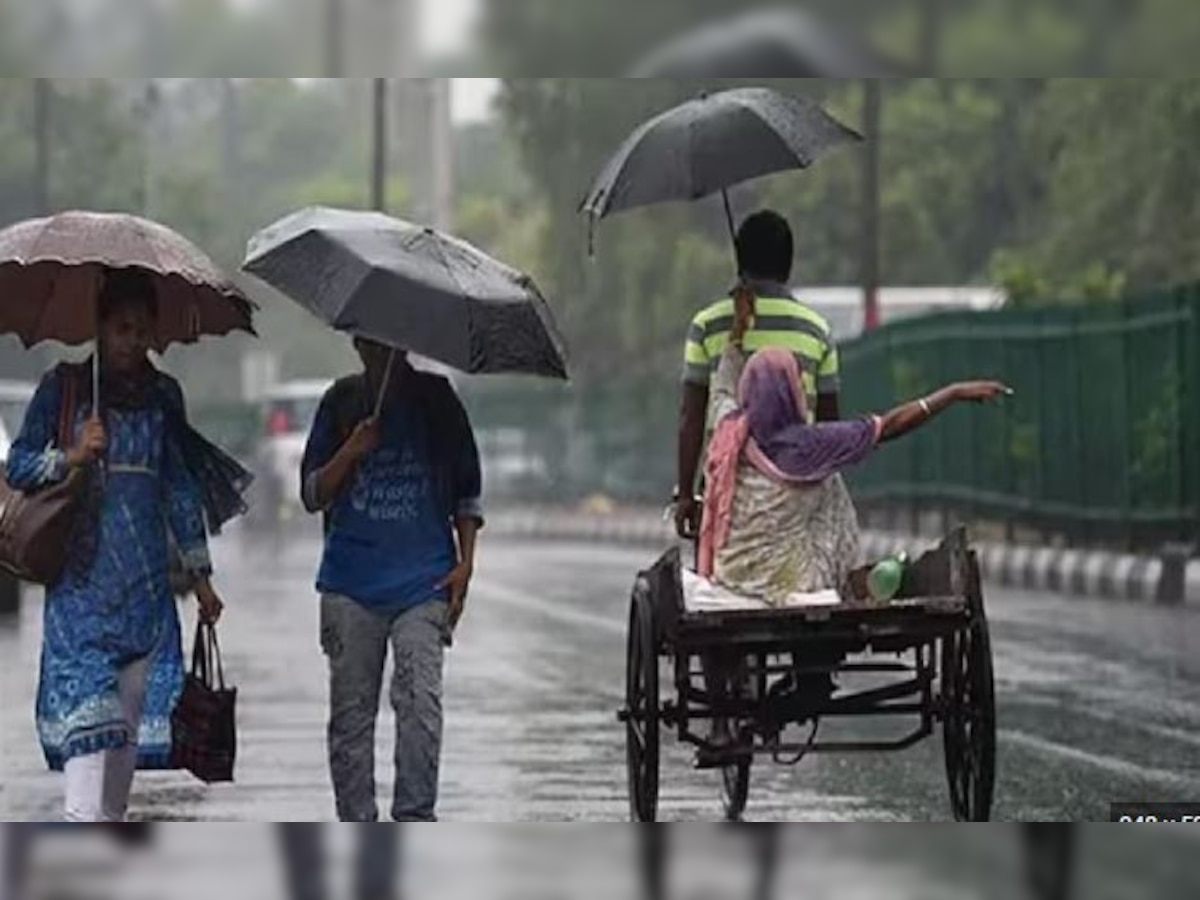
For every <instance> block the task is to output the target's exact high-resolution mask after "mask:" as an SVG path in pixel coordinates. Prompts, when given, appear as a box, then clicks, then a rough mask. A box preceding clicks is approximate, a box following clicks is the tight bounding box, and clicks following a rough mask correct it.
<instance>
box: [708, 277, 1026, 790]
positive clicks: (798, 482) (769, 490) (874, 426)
mask: <svg viewBox="0 0 1200 900" xmlns="http://www.w3.org/2000/svg"><path fill="white" fill-rule="evenodd" d="M734 296H735V310H736V314H735V321H734V327H733V330H732V332H731V335H730V341H729V344H728V345H727V347H726V348H725V351H724V353H723V354H722V357H721V361H720V364H719V367H718V369H717V373H716V376H715V377H714V380H713V403H714V405H715V406H714V410H713V412H714V418H715V419H716V421H717V422H718V425H717V430H716V433H715V434H714V435H713V439H712V442H711V444H710V446H709V451H708V458H707V462H706V466H705V478H706V482H707V484H706V490H705V498H704V517H703V520H702V524H701V528H700V547H699V559H698V567H697V568H698V570H699V574H700V575H701V576H703V577H704V578H708V579H710V580H712V581H714V582H716V583H718V584H720V585H721V586H722V587H725V588H728V589H729V590H732V591H733V592H734V593H736V594H739V595H741V596H744V597H751V598H754V599H758V600H762V601H764V602H766V603H767V604H769V605H771V606H776V607H778V606H784V605H786V604H787V602H788V599H789V598H790V597H792V596H794V595H797V594H807V593H817V592H822V591H829V590H833V591H838V592H840V593H841V594H842V596H843V597H849V596H854V595H855V594H856V593H857V592H856V591H855V590H854V588H853V586H852V585H851V575H852V574H853V573H854V571H855V569H856V567H858V566H859V565H860V562H861V561H860V559H859V555H860V551H859V529H858V516H857V514H856V512H855V509H854V504H853V502H852V501H851V499H850V494H849V491H847V489H846V484H845V482H844V481H843V480H842V472H843V471H845V470H846V469H848V468H850V467H851V466H854V465H857V464H859V463H861V462H862V461H864V460H865V459H866V458H867V457H869V456H870V455H871V454H872V453H873V452H874V451H875V450H876V449H877V448H878V447H879V445H880V444H882V443H886V442H888V441H892V440H895V439H897V438H899V437H902V436H904V435H906V434H909V433H911V432H913V431H915V430H916V429H918V428H920V427H922V426H923V425H925V424H927V423H928V422H929V421H931V420H932V419H933V418H934V417H936V416H938V415H939V414H940V413H942V412H944V411H945V410H947V409H949V408H950V407H951V406H954V405H955V404H958V403H965V402H975V403H982V402H985V401H988V400H993V399H996V398H998V397H1002V396H1005V395H1007V394H1010V393H1011V391H1010V390H1009V389H1008V388H1006V387H1005V386H1004V385H1002V384H999V383H998V382H993V381H972V382H963V383H960V384H954V385H951V386H949V387H946V388H943V389H942V390H940V391H937V392H936V393H933V394H931V395H929V396H928V397H924V398H922V399H920V400H917V401H914V402H912V403H907V404H905V405H903V406H900V407H897V408H896V409H894V410H892V411H891V412H889V413H887V414H885V415H872V416H867V417H865V418H862V419H858V420H855V421H849V422H832V423H821V424H815V425H814V424H810V423H809V421H808V417H807V415H806V401H805V392H804V387H803V382H802V378H803V372H802V371H801V368H800V364H799V362H798V361H797V359H796V356H795V355H794V354H793V353H791V352H789V351H787V350H782V349H770V350H762V351H760V352H758V353H756V354H754V356H753V357H750V358H749V359H748V358H747V354H746V353H745V351H744V350H743V348H742V338H743V337H744V335H745V334H746V332H747V331H748V330H749V328H750V326H751V323H752V321H753V318H754V296H753V294H752V293H751V292H750V291H749V290H747V289H745V288H742V289H739V290H738V291H737V292H736V293H735V295H734ZM808 662H809V663H810V664H814V663H818V664H819V663H829V664H830V665H832V664H833V663H834V662H835V660H832V659H810V660H808ZM741 665H742V660H741V659H740V658H738V657H737V656H736V653H728V652H720V651H716V652H713V653H711V654H708V655H707V656H706V658H705V660H704V668H705V675H706V681H707V683H708V689H709V691H710V692H711V693H712V694H713V695H714V696H715V697H718V698H720V697H722V696H727V695H728V694H729V693H730V692H731V691H734V690H738V689H740V688H741V686H742V685H741V682H742V679H741V678H740V677H739V676H738V670H739V668H740V666H741ZM834 690H835V687H834V683H833V679H832V676H830V675H821V674H809V675H803V676H797V675H793V676H791V677H789V678H785V679H784V680H783V681H781V682H780V683H779V684H778V685H776V686H775V687H773V688H772V692H773V693H780V692H793V691H794V692H797V693H799V694H802V695H803V696H804V697H805V698H806V703H807V705H808V706H809V708H812V709H816V708H819V706H820V704H821V703H823V702H824V701H825V700H826V699H827V698H828V697H829V696H831V695H832V693H833V691H834ZM730 737H731V735H730V732H729V723H728V721H727V720H724V719H720V718H718V719H715V720H714V722H713V733H712V737H711V745H712V748H713V749H714V750H717V751H718V752H717V754H716V755H715V756H713V755H712V754H710V753H709V752H708V751H707V750H702V751H701V753H700V764H701V765H702V766H708V765H715V764H719V763H720V754H719V750H720V748H721V747H722V746H723V745H724V744H726V743H727V742H728V741H729V739H730Z"/></svg>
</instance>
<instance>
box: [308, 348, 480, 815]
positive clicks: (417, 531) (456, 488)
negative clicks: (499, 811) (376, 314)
mask: <svg viewBox="0 0 1200 900" xmlns="http://www.w3.org/2000/svg"><path fill="white" fill-rule="evenodd" d="M355 349H356V350H357V351H358V354H359V356H360V358H361V359H362V361H363V367H364V371H363V373H362V374H359V375H354V376H351V377H349V378H343V379H342V380H341V381H339V382H337V383H336V384H335V385H334V386H333V387H332V388H330V389H329V391H328V392H327V393H326V395H325V397H324V399H323V400H322V401H321V406H320V408H319V410H318V411H317V416H316V419H315V421H314V423H313V428H312V433H311V435H310V436H309V439H308V447H307V448H306V450H305V454H304V461H303V464H302V494H303V500H304V505H305V508H307V509H308V510H309V511H310V512H314V513H316V512H320V513H323V514H324V516H325V550H324V555H323V558H322V560H321V568H320V572H319V574H318V576H317V590H318V591H319V592H320V594H321V647H322V649H323V650H324V652H325V655H326V657H327V658H328V660H329V676H330V718H329V766H330V774H331V776H332V779H333V789H334V794H335V797H336V800H337V813H338V817H339V819H341V820H342V821H344V822H373V821H376V820H377V819H378V815H379V813H378V809H377V807H376V803H375V724H376V719H377V718H378V713H379V697H380V692H381V690H382V685H383V669H384V663H385V661H386V658H387V650H388V644H389V643H390V644H391V647H392V653H393V657H394V659H393V662H394V668H395V675H394V678H393V682H392V685H391V692H390V693H391V701H392V706H393V708H394V710H395V714H396V784H395V793H394V802H393V806H392V818H393V819H394V820H395V821H397V822H433V821H436V817H435V807H436V805H437V791H438V763H439V759H440V755H441V739H442V668H443V655H444V652H445V647H447V646H449V644H450V642H451V636H452V634H453V631H454V629H455V627H456V626H457V625H458V621H459V619H460V618H461V617H462V614H463V609H464V604H465V602H466V598H467V589H468V587H469V586H470V583H471V576H472V573H473V571H474V564H475V538H476V534H477V533H478V531H479V529H480V528H481V527H482V525H483V510H482V503H481V494H482V478H481V476H480V469H479V452H478V449H477V447H476V444H475V438H474V435H473V433H472V431H471V425H470V422H469V421H468V419H467V414H466V411H465V410H464V409H463V406H462V403H461V402H460V401H459V399H458V397H457V395H456V394H455V393H454V389H453V388H452V387H451V385H450V382H449V381H447V380H446V379H445V378H442V377H441V376H438V375H432V374H429V373H426V372H421V371H418V370H416V369H414V368H413V367H412V366H411V365H410V364H409V362H408V358H407V355H406V354H404V353H402V352H398V351H392V350H390V349H389V348H387V347H384V346H382V345H380V344H376V343H373V342H370V341H366V340H361V339H360V340H356V341H355ZM385 382H386V383H385ZM381 392H382V399H380V398H381Z"/></svg>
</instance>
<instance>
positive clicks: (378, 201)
mask: <svg viewBox="0 0 1200 900" xmlns="http://www.w3.org/2000/svg"><path fill="white" fill-rule="evenodd" d="M371 95H372V96H371V100H372V124H371V134H372V141H371V145H372V164H371V208H372V209H374V210H376V211H378V212H387V177H388V80H387V79H386V78H374V79H372V81H371Z"/></svg>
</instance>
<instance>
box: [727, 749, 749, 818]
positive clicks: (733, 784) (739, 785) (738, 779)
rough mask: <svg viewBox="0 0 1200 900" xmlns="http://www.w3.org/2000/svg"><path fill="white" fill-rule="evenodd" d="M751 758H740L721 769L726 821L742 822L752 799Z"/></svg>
mask: <svg viewBox="0 0 1200 900" xmlns="http://www.w3.org/2000/svg"><path fill="white" fill-rule="evenodd" d="M751 762H752V760H750V759H749V758H746V759H743V760H739V761H738V762H736V763H734V764H733V765H731V766H726V767H725V768H724V769H722V770H721V801H722V803H723V804H724V806H725V821H726V822H740V821H742V816H744V815H745V814H746V804H747V803H748V802H749V800H750V765H751Z"/></svg>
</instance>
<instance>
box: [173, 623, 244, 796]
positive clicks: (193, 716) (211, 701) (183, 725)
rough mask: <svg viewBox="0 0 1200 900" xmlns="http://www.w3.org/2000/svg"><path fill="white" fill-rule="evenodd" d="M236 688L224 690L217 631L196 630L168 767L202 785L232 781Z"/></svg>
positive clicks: (202, 627) (205, 627)
mask: <svg viewBox="0 0 1200 900" xmlns="http://www.w3.org/2000/svg"><path fill="white" fill-rule="evenodd" d="M236 704H237V688H230V687H226V686H225V669H224V666H223V665H222V662H221V648H220V646H219V645H218V644H217V630H216V628H215V627H213V626H212V625H205V624H202V623H201V624H197V625H196V643H195V646H194V648H193V650H192V671H191V672H190V673H189V674H188V676H187V681H186V683H185V684H184V687H183V696H182V697H181V698H180V700H179V705H178V706H176V707H175V712H174V713H172V715H171V765H172V766H174V767H175V768H177V769H186V770H187V771H188V772H191V773H192V774H193V775H195V776H196V777H197V778H199V779H200V780H201V781H203V782H204V783H205V784H221V783H226V782H231V781H233V765H234V760H235V757H236V756H237V720H236V714H235V707H236Z"/></svg>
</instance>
